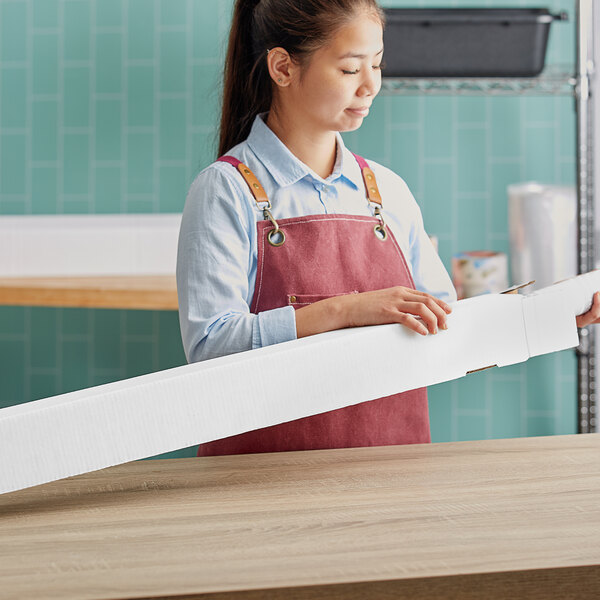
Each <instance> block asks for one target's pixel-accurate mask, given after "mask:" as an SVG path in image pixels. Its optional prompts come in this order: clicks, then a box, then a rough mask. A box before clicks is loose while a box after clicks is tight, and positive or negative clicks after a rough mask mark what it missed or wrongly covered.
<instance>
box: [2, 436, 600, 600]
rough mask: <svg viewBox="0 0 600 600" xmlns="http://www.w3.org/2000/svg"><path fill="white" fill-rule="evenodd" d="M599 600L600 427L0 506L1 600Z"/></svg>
mask: <svg viewBox="0 0 600 600" xmlns="http://www.w3.org/2000/svg"><path fill="white" fill-rule="evenodd" d="M39 451H40V452H43V451H44V449H43V448H41V447H40V448H39ZM599 595H600V434H587V435H569V436H552V437H537V438H520V439H506V440H486V441H474V442H456V443H440V444H419V445H412V446H389V447H375V448H352V449H340V450H314V451H307V452H285V453H276V454H255V455H241V456H218V457H205V458H186V459H171V460H146V461H136V462H132V463H128V464H125V465H120V466H115V467H111V468H108V469H103V470H101V471H96V472H94V473H89V474H85V475H79V476H76V477H70V478H67V479H63V480H61V481H56V482H52V483H48V484H44V485H40V486H37V487H33V488H29V489H26V490H21V491H18V492H12V493H9V494H4V495H0V598H2V599H11V600H12V599H19V600H21V599H30V598H31V599H34V598H35V599H36V600H39V599H42V598H52V599H61V600H69V599H75V598H76V599H78V600H81V599H117V598H119V599H124V598H187V599H191V598H204V599H214V600H216V599H224V598H235V599H242V598H244V599H253V600H258V599H259V598H261V599H262V598H268V599H277V600H283V599H286V600H287V599H292V600H293V599H302V600H304V599H309V598H310V599H313V598H323V599H327V600H329V599H342V598H352V599H358V598H361V599H366V600H371V599H375V600H377V599H384V598H385V599H391V598H407V599H408V598H411V599H417V600H419V599H425V598H444V599H447V598H485V599H489V598H506V599H511V598H519V599H521V598H526V599H528V598H540V599H542V598H544V599H545V598H553V597H556V598H561V599H565V598H578V599H580V598H598V597H599Z"/></svg>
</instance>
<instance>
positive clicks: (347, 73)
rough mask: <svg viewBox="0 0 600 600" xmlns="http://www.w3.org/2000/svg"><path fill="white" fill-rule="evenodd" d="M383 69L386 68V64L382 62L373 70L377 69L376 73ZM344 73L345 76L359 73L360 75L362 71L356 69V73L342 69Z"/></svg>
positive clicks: (374, 66)
mask: <svg viewBox="0 0 600 600" xmlns="http://www.w3.org/2000/svg"><path fill="white" fill-rule="evenodd" d="M383 68H385V63H384V62H381V63H379V64H378V65H373V69H375V70H376V71H379V69H383ZM342 73H344V74H345V75H356V74H357V73H360V69H356V70H355V71H345V70H344V69H342Z"/></svg>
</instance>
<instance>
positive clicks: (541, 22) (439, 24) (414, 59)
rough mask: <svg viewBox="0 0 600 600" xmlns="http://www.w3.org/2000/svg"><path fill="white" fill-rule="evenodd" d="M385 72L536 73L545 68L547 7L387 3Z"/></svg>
mask: <svg viewBox="0 0 600 600" xmlns="http://www.w3.org/2000/svg"><path fill="white" fill-rule="evenodd" d="M385 14H386V21H387V23H386V27H385V31H384V36H383V40H384V47H385V59H384V63H385V67H384V70H383V75H384V76H385V77H534V76H536V75H539V74H540V73H541V71H542V70H543V68H544V61H545V57H546V46H547V44H548V35H549V31H550V24H551V23H552V21H554V20H566V19H567V15H566V13H564V12H562V13H559V14H555V15H553V14H551V13H550V12H549V11H548V10H547V9H545V8H507V9H505V8H447V9H443V8H387V9H385Z"/></svg>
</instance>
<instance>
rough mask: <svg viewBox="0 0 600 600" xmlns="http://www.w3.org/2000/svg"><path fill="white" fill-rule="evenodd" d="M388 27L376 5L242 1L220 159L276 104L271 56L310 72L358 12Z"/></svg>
mask: <svg viewBox="0 0 600 600" xmlns="http://www.w3.org/2000/svg"><path fill="white" fill-rule="evenodd" d="M365 11H366V12H371V13H373V15H374V16H375V17H376V18H377V19H379V21H381V23H382V24H383V23H384V13H383V11H382V10H381V8H380V7H379V6H378V4H377V1H376V0H236V3H235V7H234V9H233V21H232V24H231V31H230V33H229V45H228V48H227V56H226V59H225V72H224V81H223V107H222V111H221V125H220V129H219V154H218V155H219V156H221V155H222V154H224V153H225V152H226V151H227V150H229V149H230V148H232V147H233V146H235V145H236V144H239V143H240V142H242V141H243V140H245V139H246V138H247V137H248V134H249V133H250V128H251V127H252V122H253V121H254V118H255V117H256V115H257V114H259V113H261V112H265V111H268V110H269V109H270V107H271V101H272V99H273V90H272V82H271V78H270V76H269V70H268V67H267V50H268V49H270V48H275V47H277V46H280V47H282V48H285V49H286V50H287V52H288V53H289V54H290V56H291V57H292V59H293V60H294V61H295V62H297V63H298V64H300V65H301V66H304V65H305V64H306V63H307V62H308V60H309V59H310V56H311V55H312V53H313V52H315V51H316V50H318V49H319V48H321V47H322V46H324V45H325V44H326V43H327V42H328V41H329V40H330V39H331V38H332V37H333V36H334V35H335V34H336V33H337V31H338V30H339V29H340V28H341V27H343V26H344V25H346V24H347V23H348V22H350V21H351V20H352V19H353V18H354V17H355V16H356V14H357V13H358V12H365Z"/></svg>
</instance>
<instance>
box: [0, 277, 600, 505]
mask: <svg viewBox="0 0 600 600" xmlns="http://www.w3.org/2000/svg"><path fill="white" fill-rule="evenodd" d="M583 277H585V278H588V279H587V280H586V281H585V282H582V281H576V280H575V279H574V280H569V281H570V283H569V282H565V283H564V284H559V285H557V286H551V287H549V288H545V290H546V293H541V292H544V290H541V291H539V292H536V293H535V294H532V295H531V296H519V295H510V294H506V295H498V294H496V295H488V296H479V297H477V298H470V299H467V300H462V301H460V302H457V303H455V304H454V305H453V312H452V314H451V315H449V316H448V329H447V330H445V331H444V330H442V331H440V332H439V333H438V334H437V335H428V336H426V337H423V336H420V335H418V334H416V333H414V332H412V331H410V330H408V329H407V328H405V327H403V326H401V325H396V324H392V325H380V326H375V327H359V328H352V329H344V330H338V331H332V332H328V333H323V334H319V335H314V336H310V337H306V338H302V339H299V340H293V341H290V342H285V343H282V344H276V345H273V346H267V347H265V348H260V349H257V350H251V351H248V352H242V353H239V354H233V355H230V356H224V357H221V358H216V359H213V360H209V361H205V362H202V363H196V364H191V365H186V366H183V367H178V368H175V369H169V370H167V371H162V372H158V373H152V374H150V375H145V376H142V377H136V378H133V379H127V380H124V381H119V382H116V383H111V384H107V385H102V386H98V387H93V388H90V389H85V390H81V391H77V392H71V393H68V394H63V395H60V396H55V397H52V398H46V399H43V400H36V401H34V402H29V403H26V404H20V405H17V406H12V407H8V408H4V409H2V410H0V493H5V492H10V491H13V490H18V489H21V488H26V487H30V486H33V485H38V484H41V483H45V482H48V481H54V480H56V479H61V478H63V477H68V476H71V475H77V474H80V473H86V472H89V471H94V470H97V469H102V468H105V467H109V466H112V465H116V464H121V463H124V462H128V461H132V460H137V459H141V458H146V457H149V456H153V455H156V454H160V453H163V452H169V451H172V450H177V449H179V448H184V447H188V446H192V445H195V444H199V443H203V442H208V441H211V440H215V439H221V438H224V437H227V436H230V435H234V434H238V433H243V432H246V431H250V430H254V429H259V428H262V427H267V426H270V425H275V424H278V423H283V422H286V421H292V420H295V419H298V418H301V417H306V416H309V415H315V414H318V413H323V412H327V411H330V410H335V409H338V408H343V407H345V406H350V405H353V404H358V403H360V402H365V401H369V400H374V399H376V398H381V397H383V396H388V395H390V394H395V393H398V392H403V391H406V390H410V389H415V388H418V387H423V386H427V385H433V384H436V383H441V382H443V381H448V380H451V379H456V378H458V377H462V376H464V375H465V374H466V373H467V372H468V371H473V370H477V369H481V368H484V367H488V366H491V365H497V366H499V367H502V366H505V365H510V364H514V363H519V362H523V361H525V360H527V359H528V358H529V357H530V356H537V355H539V354H544V353H548V352H555V351H558V350H564V349H566V348H571V347H573V346H576V345H577V344H578V335H577V328H576V324H575V315H576V314H579V312H584V311H583V310H581V307H582V306H583V307H584V308H585V307H586V306H585V305H586V304H587V307H589V305H590V302H591V296H592V292H591V291H590V290H591V289H592V288H594V287H596V286H597V287H596V289H600V277H599V276H598V272H593V273H590V274H588V275H585V276H583ZM576 279H577V280H579V279H582V278H576ZM561 286H562V287H561ZM582 294H585V296H586V298H587V300H582ZM576 311H579V312H576Z"/></svg>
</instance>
